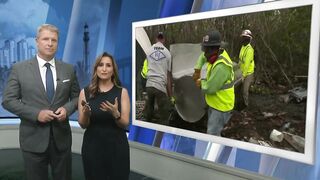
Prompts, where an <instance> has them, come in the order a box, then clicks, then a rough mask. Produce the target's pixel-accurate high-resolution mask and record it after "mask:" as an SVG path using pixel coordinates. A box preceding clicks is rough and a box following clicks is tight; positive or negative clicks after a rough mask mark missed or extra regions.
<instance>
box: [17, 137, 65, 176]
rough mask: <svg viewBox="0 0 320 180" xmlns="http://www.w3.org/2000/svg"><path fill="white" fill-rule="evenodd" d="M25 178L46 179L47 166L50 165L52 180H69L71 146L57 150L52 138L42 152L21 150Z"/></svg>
mask: <svg viewBox="0 0 320 180" xmlns="http://www.w3.org/2000/svg"><path fill="white" fill-rule="evenodd" d="M22 156H23V159H24V166H25V170H26V177H27V180H48V179H49V178H48V167H49V165H50V166H51V175H52V177H53V178H52V179H53V180H71V148H70V149H68V150H66V151H62V152H60V151H58V149H57V147H56V145H55V142H54V139H53V138H50V142H49V146H48V148H47V150H46V151H45V152H43V153H34V152H28V151H22Z"/></svg>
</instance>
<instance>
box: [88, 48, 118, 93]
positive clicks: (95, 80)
mask: <svg viewBox="0 0 320 180" xmlns="http://www.w3.org/2000/svg"><path fill="white" fill-rule="evenodd" d="M103 57H109V58H110V59H111V61H112V67H113V75H112V76H111V81H112V82H113V84H114V85H115V86H117V87H121V82H120V80H119V74H118V66H117V64H116V62H115V60H114V58H113V56H112V55H111V54H109V53H107V52H104V53H102V54H101V55H99V56H98V57H97V59H96V62H95V64H94V67H93V74H92V79H91V83H90V85H89V96H90V98H91V97H95V96H96V95H97V94H98V92H100V89H99V81H100V78H99V77H98V75H97V68H98V66H99V64H100V62H101V60H102V58H103Z"/></svg>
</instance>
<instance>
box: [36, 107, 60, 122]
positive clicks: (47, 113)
mask: <svg viewBox="0 0 320 180" xmlns="http://www.w3.org/2000/svg"><path fill="white" fill-rule="evenodd" d="M56 117H57V115H56V114H54V112H53V111H51V110H48V109H44V110H41V111H40V112H39V114H38V121H39V122H41V123H47V122H50V121H52V120H54V119H55V118H56Z"/></svg>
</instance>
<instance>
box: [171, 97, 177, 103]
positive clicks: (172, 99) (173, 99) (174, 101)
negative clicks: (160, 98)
mask: <svg viewBox="0 0 320 180" xmlns="http://www.w3.org/2000/svg"><path fill="white" fill-rule="evenodd" d="M170 102H171V104H173V105H175V104H176V98H175V97H174V96H171V97H170Z"/></svg>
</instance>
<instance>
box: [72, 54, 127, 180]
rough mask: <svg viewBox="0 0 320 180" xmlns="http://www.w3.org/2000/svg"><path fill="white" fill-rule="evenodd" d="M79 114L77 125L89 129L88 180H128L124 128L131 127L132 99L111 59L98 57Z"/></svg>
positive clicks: (86, 137)
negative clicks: (121, 83)
mask: <svg viewBox="0 0 320 180" xmlns="http://www.w3.org/2000/svg"><path fill="white" fill-rule="evenodd" d="M78 110H79V119H78V122H79V124H80V126H81V127H82V128H84V129H86V131H85V133H84V136H83V144H82V160H83V166H84V173H85V177H86V179H87V180H95V179H110V180H113V179H117V180H122V179H128V178H129V172H130V163H129V145H128V139H127V136H126V131H125V128H126V127H127V126H128V124H129V113H130V99H129V95H128V91H127V90H126V89H125V88H123V87H121V86H120V81H119V76H118V68H117V65H116V63H115V60H114V59H113V57H112V55H110V54H108V53H103V54H102V55H100V56H98V57H97V59H96V62H95V65H94V69H93V75H92V79H91V83H90V85H89V86H87V87H85V88H84V89H82V90H81V92H80V96H79V102H78Z"/></svg>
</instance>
